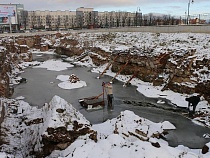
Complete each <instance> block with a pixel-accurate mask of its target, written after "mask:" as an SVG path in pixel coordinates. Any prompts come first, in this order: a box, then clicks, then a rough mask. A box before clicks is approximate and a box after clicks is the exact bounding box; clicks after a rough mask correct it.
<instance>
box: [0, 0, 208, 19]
mask: <svg viewBox="0 0 210 158" xmlns="http://www.w3.org/2000/svg"><path fill="white" fill-rule="evenodd" d="M190 1H192V0H190ZM0 3H2V4H5V3H6V4H8V3H12V4H18V3H20V4H24V8H25V10H52V11H55V10H71V11H75V10H76V8H79V7H89V8H94V10H95V11H129V12H135V11H137V10H141V12H142V13H143V14H147V13H163V14H170V15H185V12H187V8H188V3H189V0H0ZM139 8H140V9H139ZM202 13H210V0H194V3H190V14H202Z"/></svg>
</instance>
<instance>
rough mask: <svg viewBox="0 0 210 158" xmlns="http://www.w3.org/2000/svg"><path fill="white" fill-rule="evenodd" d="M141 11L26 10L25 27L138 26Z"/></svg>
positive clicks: (91, 9) (88, 9) (140, 19)
mask: <svg viewBox="0 0 210 158" xmlns="http://www.w3.org/2000/svg"><path fill="white" fill-rule="evenodd" d="M141 21H142V13H139V12H135V13H130V12H121V11H119V12H114V11H112V12H98V11H94V10H93V8H84V7H80V8H78V9H76V11H28V14H27V18H26V22H27V23H26V26H27V28H39V29H41V28H47V29H58V28H98V27H102V28H107V27H124V26H140V25H141Z"/></svg>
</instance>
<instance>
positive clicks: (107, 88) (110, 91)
mask: <svg viewBox="0 0 210 158" xmlns="http://www.w3.org/2000/svg"><path fill="white" fill-rule="evenodd" d="M102 86H104V87H105V91H106V94H107V101H108V107H110V108H112V100H113V87H112V84H111V83H104V82H103V83H102Z"/></svg>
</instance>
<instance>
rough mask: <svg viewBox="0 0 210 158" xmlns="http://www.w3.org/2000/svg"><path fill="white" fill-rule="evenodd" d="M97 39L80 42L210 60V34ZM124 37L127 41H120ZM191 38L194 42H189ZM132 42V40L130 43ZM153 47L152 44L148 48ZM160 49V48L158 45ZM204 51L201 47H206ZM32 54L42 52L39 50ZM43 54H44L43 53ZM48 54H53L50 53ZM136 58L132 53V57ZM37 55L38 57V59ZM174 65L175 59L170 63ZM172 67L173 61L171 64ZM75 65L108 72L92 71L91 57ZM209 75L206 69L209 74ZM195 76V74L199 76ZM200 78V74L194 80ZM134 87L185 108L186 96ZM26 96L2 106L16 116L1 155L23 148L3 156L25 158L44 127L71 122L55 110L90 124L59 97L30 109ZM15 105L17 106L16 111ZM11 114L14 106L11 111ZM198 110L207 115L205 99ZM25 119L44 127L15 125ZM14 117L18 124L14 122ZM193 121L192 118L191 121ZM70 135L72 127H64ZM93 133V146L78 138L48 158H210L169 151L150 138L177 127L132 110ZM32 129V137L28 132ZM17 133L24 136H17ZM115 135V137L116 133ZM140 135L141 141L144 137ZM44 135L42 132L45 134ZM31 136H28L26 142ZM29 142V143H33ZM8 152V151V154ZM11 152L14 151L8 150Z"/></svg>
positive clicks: (56, 67) (54, 64)
mask: <svg viewBox="0 0 210 158" xmlns="http://www.w3.org/2000/svg"><path fill="white" fill-rule="evenodd" d="M98 36H102V35H101V34H99V33H97V34H88V33H86V34H80V36H79V38H81V41H82V40H86V39H88V40H90V39H92V41H94V45H97V46H98V47H100V48H102V49H103V50H106V51H108V52H111V51H113V50H122V49H128V48H132V47H133V46H136V47H138V48H142V47H145V48H149V47H151V46H152V47H153V48H154V53H156V54H160V53H161V52H162V51H164V50H165V49H168V48H169V49H175V50H178V49H183V50H187V49H189V47H190V48H195V49H197V51H196V54H195V57H196V58H204V57H205V58H207V59H209V58H210V53H209V51H210V44H209V41H210V35H206V34H192V33H190V34H189V33H188V34H161V36H154V34H150V33H147V34H146V33H127V34H126V36H125V35H123V34H122V33H116V34H115V36H118V37H119V38H114V39H115V40H116V41H112V42H111V44H110V42H108V41H107V42H106V41H105V42H101V41H100V40H95V39H96V38H97V39H98ZM122 37H126V38H122ZM193 37H194V38H195V39H194V40H192V38H193ZM128 39H131V40H128ZM174 40H176V41H178V40H181V41H185V42H183V43H175V42H174ZM151 43H152V45H151ZM162 45H163V46H162ZM204 46H205V47H204ZM34 53H41V52H39V51H37V52H34ZM44 53H46V52H44ZM49 53H51V52H49ZM134 53H135V52H134ZM37 55H38V56H40V54H37ZM171 60H173V59H171ZM174 62H176V61H174ZM75 64H79V65H83V66H88V67H91V66H93V67H94V68H92V72H95V73H99V72H102V71H103V70H104V68H105V67H106V64H105V65H102V66H99V67H95V65H93V63H92V61H91V58H89V57H86V60H84V61H83V62H76V63H75ZM32 65H34V66H33V67H34V68H46V69H47V70H50V71H62V70H66V69H67V68H68V67H73V65H71V64H69V63H65V62H62V61H61V60H48V61H45V62H43V63H38V62H34V63H33V64H32ZM20 66H21V67H23V68H26V67H27V66H29V63H23V64H20ZM208 71H209V70H208ZM197 73H199V71H197ZM105 75H109V76H114V75H115V73H113V72H111V70H110V69H109V70H108V71H106V73H105ZM198 76H199V75H198ZM200 78H202V81H204V80H205V81H209V80H210V77H209V76H201V75H200ZM57 79H58V80H60V81H61V83H60V84H58V86H59V87H60V88H63V89H71V90H73V89H74V88H82V87H83V86H88V85H87V84H86V82H85V81H83V79H81V81H79V82H77V83H76V84H72V83H70V82H69V81H68V79H69V76H67V75H60V76H57ZM116 79H118V80H120V81H122V82H126V81H127V80H128V79H129V77H128V76H124V75H118V76H117V78H116ZM131 84H132V85H135V86H137V90H138V91H139V92H140V93H142V94H144V95H145V96H147V97H152V98H161V97H162V98H166V99H168V100H170V101H171V102H172V103H173V104H174V105H176V106H180V107H187V102H186V101H185V98H186V97H188V95H186V94H179V93H175V92H173V91H170V90H167V91H161V89H162V87H158V86H157V87H154V86H153V85H152V84H150V83H147V82H143V81H141V80H139V79H137V78H134V79H133V80H132V81H131ZM22 99H24V97H21V96H20V97H19V98H17V101H15V100H7V99H4V102H10V104H13V105H15V107H16V108H17V111H18V112H17V114H9V111H8V113H7V114H6V116H7V117H6V118H5V122H4V127H7V128H8V129H10V130H11V135H9V136H8V138H7V139H9V141H10V142H11V143H12V144H11V146H8V145H6V144H5V145H4V146H3V150H5V151H9V150H10V148H12V147H14V146H15V147H17V148H18V146H19V145H20V144H22V146H23V147H22V149H21V151H19V155H18V154H17V155H14V154H11V155H7V156H8V157H17V158H19V157H21V156H22V157H23V155H24V154H22V155H21V152H26V153H27V150H28V149H29V148H30V147H29V146H25V145H24V143H25V144H27V143H28V144H30V143H34V142H39V143H40V141H38V140H39V139H41V135H42V134H44V133H45V130H46V128H47V127H59V126H63V125H64V124H65V121H66V120H69V118H67V116H70V115H66V116H63V118H62V119H61V117H60V115H58V114H57V113H56V111H55V109H57V108H59V109H66V111H67V112H69V113H70V112H72V111H73V112H74V113H77V116H71V119H73V120H74V119H75V120H80V122H81V123H84V124H88V120H86V119H85V118H84V117H83V116H82V115H81V114H80V113H78V112H76V111H75V109H74V108H73V106H71V105H70V104H69V103H67V102H66V101H65V100H63V99H62V98H60V97H59V96H55V97H54V98H53V99H52V101H51V103H49V104H46V105H45V107H43V109H36V108H35V107H31V106H30V105H29V104H28V103H26V102H24V101H22ZM17 105H18V106H17ZM10 108H11V109H9V110H11V111H12V107H10ZM196 110H197V111H202V110H205V111H206V112H208V113H210V108H209V104H208V102H207V101H205V100H204V98H201V102H200V103H199V104H198V106H197V108H196ZM23 117H24V118H27V119H28V121H29V120H34V119H36V118H40V117H42V118H43V120H44V123H43V124H40V125H33V127H31V128H30V129H29V128H28V127H26V125H24V124H21V126H20V125H19V123H20V122H21V119H20V118H23ZM208 117H209V116H206V118H204V120H205V121H206V122H205V124H206V125H207V126H210V124H209V119H208ZM17 118H18V119H17ZM194 121H195V122H196V119H194ZM68 127H69V130H70V127H71V126H68ZM91 128H92V129H93V130H95V131H97V133H98V134H97V139H98V141H97V142H94V141H93V140H91V139H89V138H88V136H82V137H79V138H78V139H76V141H74V142H73V143H72V144H71V145H70V146H69V147H67V148H66V149H65V150H63V151H58V150H56V151H54V152H53V153H52V154H51V155H50V156H48V157H49V158H53V157H60V158H63V157H67V158H70V157H74V158H77V157H78V158H83V157H84V158H87V157H88V158H96V157H101V158H108V157H111V158H114V157H122V158H128V157H131V158H135V157H136V158H137V157H138V158H139V157H142V158H143V157H146V158H154V157H159V158H164V157H165V158H171V157H175V158H179V157H182V158H209V157H210V152H208V153H207V154H202V152H201V149H189V148H187V147H184V146H181V145H180V146H178V147H175V148H173V147H170V146H169V145H168V143H167V142H166V141H164V140H162V139H157V138H156V137H153V135H154V134H157V133H161V132H163V130H176V127H175V126H174V125H172V124H171V123H170V122H167V121H165V122H160V123H154V122H151V121H149V120H147V119H145V118H141V117H139V116H137V115H135V112H132V111H122V112H121V114H120V115H119V116H118V117H117V118H114V119H112V120H108V121H106V122H104V123H102V124H98V125H93V126H92V127H91ZM137 129H138V130H139V131H141V132H140V133H141V135H138V136H135V135H134V134H133V135H132V133H135V132H136V130H137ZM32 130H33V132H31V131H32ZM20 131H24V132H22V133H20ZM114 131H115V132H114ZM18 132H19V134H20V135H19V136H18V137H21V139H20V138H16V136H15V135H13V134H12V133H18ZM31 133H33V136H31ZM142 133H143V135H144V137H141V136H142ZM45 134H46V133H45ZM30 136H31V137H30ZM32 139H33V140H32ZM154 144H156V145H157V144H159V145H158V147H155V146H154ZM206 145H207V146H208V147H210V143H208V144H206ZM41 146H42V145H41V144H37V145H36V146H35V148H36V150H38V148H40V147H41ZM6 148H9V150H8V149H6ZM11 150H13V149H11ZM5 155H6V154H5V153H0V158H1V157H2V158H3V157H5Z"/></svg>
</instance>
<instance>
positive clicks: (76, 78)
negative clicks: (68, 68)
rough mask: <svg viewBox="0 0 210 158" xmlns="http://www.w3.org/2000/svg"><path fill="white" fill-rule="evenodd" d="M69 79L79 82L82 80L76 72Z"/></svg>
mask: <svg viewBox="0 0 210 158" xmlns="http://www.w3.org/2000/svg"><path fill="white" fill-rule="evenodd" d="M69 81H70V82H71V83H77V82H78V81H80V79H79V77H77V76H76V75H75V74H71V75H70V77H69Z"/></svg>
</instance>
